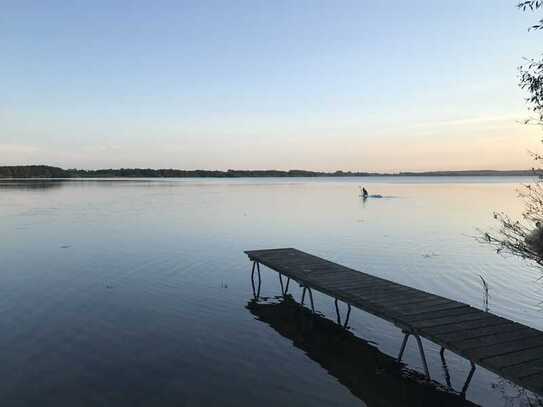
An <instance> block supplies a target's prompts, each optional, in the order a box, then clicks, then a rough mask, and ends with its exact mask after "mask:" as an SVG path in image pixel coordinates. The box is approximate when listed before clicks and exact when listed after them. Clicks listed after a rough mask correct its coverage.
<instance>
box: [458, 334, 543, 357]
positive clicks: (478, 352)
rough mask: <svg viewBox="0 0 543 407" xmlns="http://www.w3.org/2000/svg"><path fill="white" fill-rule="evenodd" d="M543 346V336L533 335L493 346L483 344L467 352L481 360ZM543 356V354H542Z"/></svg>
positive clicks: (466, 352)
mask: <svg viewBox="0 0 543 407" xmlns="http://www.w3.org/2000/svg"><path fill="white" fill-rule="evenodd" d="M537 347H542V348H543V336H542V335H538V336H532V337H529V338H522V339H517V340H514V341H510V342H504V343H498V344H496V345H491V346H483V347H478V348H474V349H468V350H466V351H465V354H466V355H468V356H469V357H470V359H472V360H475V361H480V360H482V359H485V358H489V357H495V356H500V355H505V354H510V353H512V352H520V351H523V350H526V349H531V348H537ZM542 356H543V354H542Z"/></svg>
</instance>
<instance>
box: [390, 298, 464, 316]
mask: <svg viewBox="0 0 543 407" xmlns="http://www.w3.org/2000/svg"><path fill="white" fill-rule="evenodd" d="M461 307H468V305H466V304H462V303H459V302H456V301H445V302H444V301H443V300H433V301H430V302H423V303H418V304H417V303H416V304H407V305H400V306H391V307H390V308H391V309H394V310H398V311H399V312H400V313H401V314H402V315H404V316H406V317H410V316H414V315H423V314H427V313H434V312H438V311H445V310H453V309H456V308H461Z"/></svg>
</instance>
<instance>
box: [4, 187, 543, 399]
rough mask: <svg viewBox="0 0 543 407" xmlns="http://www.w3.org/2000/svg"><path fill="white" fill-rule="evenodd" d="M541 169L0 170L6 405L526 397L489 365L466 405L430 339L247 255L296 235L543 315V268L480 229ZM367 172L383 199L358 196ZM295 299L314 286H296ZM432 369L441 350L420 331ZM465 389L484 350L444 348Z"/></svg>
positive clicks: (363, 261)
mask: <svg viewBox="0 0 543 407" xmlns="http://www.w3.org/2000/svg"><path fill="white" fill-rule="evenodd" d="M527 181H530V180H529V179H527V178H513V177H507V178H476V177H466V178H453V177H451V178H422V177H420V178H407V177H406V178H368V179H365V178H325V179H301V178H300V179H290V178H289V179H234V180H211V179H209V180H207V179H179V180H177V179H175V180H163V179H160V180H129V181H114V180H100V181H88V180H86V181H65V182H53V181H0V233H1V235H2V240H1V244H0V259H1V263H0V264H1V266H0V273H1V276H2V283H1V284H0V355H1V359H0V361H1V363H0V377H1V378H2V380H0V405H2V406H29V405H33V406H34V405H39V406H46V405H47V406H49V405H51V406H151V405H153V406H154V405H161V406H176V407H177V406H203V405H205V406H255V405H262V406H280V405H289V406H364V405H367V406H389V405H390V406H408V405H409V406H410V405H412V406H423V405H424V406H426V405H428V406H438V405H451V406H452V405H455V406H456V405H472V404H471V403H474V404H477V405H483V406H516V405H527V403H528V400H529V399H530V397H531V396H530V394H529V393H526V392H523V391H522V390H521V389H518V388H515V387H514V386H512V385H510V384H509V383H507V382H506V381H504V380H503V379H500V378H499V377H497V376H496V375H494V374H492V373H490V372H488V371H486V370H485V369H482V368H477V370H476V372H475V375H474V377H473V380H472V382H471V384H470V386H469V388H468V390H467V397H466V399H467V401H463V400H462V398H461V397H459V396H457V395H454V394H449V393H447V392H445V391H444V387H443V386H441V387H443V388H441V387H440V386H438V385H437V384H435V385H428V384H424V383H423V382H422V381H421V380H420V379H419V376H418V374H417V373H416V372H422V366H421V362H420V359H419V355H418V353H417V352H416V345H415V342H414V341H413V342H412V343H411V342H410V343H409V345H408V348H407V353H406V355H405V357H404V362H406V365H405V366H403V368H401V367H399V366H398V365H396V364H395V363H394V360H393V357H394V356H396V355H397V353H398V351H399V347H400V344H401V340H402V335H401V332H400V331H399V329H397V328H395V327H394V326H393V325H391V324H389V323H387V322H384V321H382V320H380V319H378V318H375V317H372V316H371V315H368V314H366V313H364V312H362V311H358V310H353V313H352V315H351V321H350V325H351V331H350V332H351V333H346V332H342V331H341V330H338V329H337V327H335V326H334V324H333V323H332V322H331V321H333V320H334V318H335V311H334V308H333V300H332V299H330V298H328V297H326V296H323V295H319V294H318V293H315V305H316V308H317V309H318V311H319V312H320V313H321V314H322V316H321V317H317V318H314V317H313V316H311V315H308V314H307V313H306V312H304V311H302V310H300V309H298V307H297V306H296V304H295V303H293V302H292V301H282V300H281V299H280V298H277V296H279V295H280V286H279V282H278V279H277V274H276V273H275V272H271V271H269V270H266V269H265V268H264V269H263V273H262V274H263V285H262V295H263V296H265V297H267V298H265V299H263V300H260V301H258V302H256V301H253V294H252V289H251V284H250V263H249V261H248V259H247V257H246V256H245V255H244V254H243V250H248V249H259V248H274V247H296V248H298V249H301V250H304V251H307V252H310V253H312V254H316V255H319V256H322V257H325V258H327V259H330V260H333V261H337V262H339V263H341V264H345V265H347V266H350V267H353V268H356V269H359V270H362V271H365V272H367V273H370V274H373V275H377V276H380V277H384V278H387V279H391V280H393V281H396V282H399V283H403V284H406V285H409V286H412V287H416V288H420V289H423V290H426V291H430V292H432V293H435V294H439V295H442V296H445V297H449V298H452V299H456V300H460V301H463V302H466V303H468V304H471V305H474V306H476V307H480V308H482V307H483V292H482V287H481V280H480V278H479V276H483V277H484V279H485V280H486V281H487V282H488V285H489V287H490V310H491V311H492V312H494V313H496V314H498V315H501V316H505V317H507V318H510V319H512V320H515V321H518V322H521V323H524V324H527V325H529V326H532V327H534V328H537V329H542V330H543V307H542V304H541V301H542V300H543V281H538V278H539V277H540V276H541V274H540V273H539V272H538V270H536V269H534V268H532V267H530V266H529V264H527V263H523V262H522V261H520V260H517V259H514V258H503V257H501V256H498V255H497V254H496V253H495V252H494V251H493V250H492V249H491V248H489V247H487V246H483V245H480V244H478V243H477V242H476V241H475V240H474V238H473V236H475V235H477V234H478V232H477V228H480V229H483V230H486V229H488V228H489V227H490V226H492V225H493V219H492V212H493V211H494V210H504V211H506V212H508V213H510V214H512V215H517V214H519V213H520V212H521V210H522V203H521V201H519V200H518V199H517V196H516V190H517V189H518V188H519V186H520V184H521V183H522V182H527ZM358 185H365V186H366V188H367V189H368V190H369V192H370V194H382V195H384V196H385V198H383V199H368V200H367V201H366V202H363V201H362V200H361V199H360V198H359V197H358ZM291 292H292V293H293V296H294V299H296V300H298V301H299V299H300V294H301V289H299V287H297V286H295V287H292V288H291ZM424 345H425V348H426V352H427V357H428V362H429V365H430V371H431V374H432V378H433V379H434V380H435V381H436V382H439V383H441V384H443V385H444V384H445V383H446V379H445V373H444V370H443V367H442V364H441V359H440V357H439V348H438V347H437V346H435V345H433V344H431V343H430V342H427V341H424ZM446 358H447V364H448V368H449V371H450V374H451V381H452V385H453V387H454V388H455V389H456V390H457V391H459V390H461V388H462V385H463V383H464V381H465V379H466V376H467V374H468V372H469V363H468V362H467V361H466V360H464V359H462V358H460V357H457V356H455V355H454V354H452V353H450V352H448V353H446Z"/></svg>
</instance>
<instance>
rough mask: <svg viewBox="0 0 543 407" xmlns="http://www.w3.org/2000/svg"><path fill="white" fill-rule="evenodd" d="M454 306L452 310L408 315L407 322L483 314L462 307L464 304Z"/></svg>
mask: <svg viewBox="0 0 543 407" xmlns="http://www.w3.org/2000/svg"><path fill="white" fill-rule="evenodd" d="M453 305H454V306H451V307H450V308H446V309H440V310H432V311H426V312H420V313H418V314H413V315H406V316H404V319H405V321H407V322H416V321H430V320H434V319H440V318H444V317H452V316H457V315H465V314H468V313H472V312H478V313H479V312H482V313H483V314H484V312H483V311H479V310H477V309H475V308H472V307H470V306H469V305H462V304H453Z"/></svg>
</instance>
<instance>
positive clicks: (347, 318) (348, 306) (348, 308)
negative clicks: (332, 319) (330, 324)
mask: <svg viewBox="0 0 543 407" xmlns="http://www.w3.org/2000/svg"><path fill="white" fill-rule="evenodd" d="M350 316H351V304H347V316H346V317H345V322H344V323H343V328H348V324H349V317H350Z"/></svg>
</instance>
